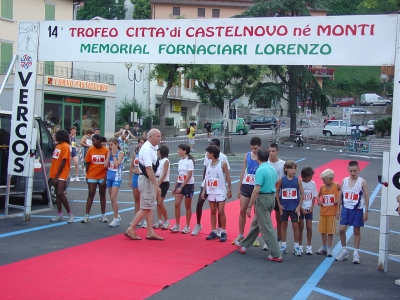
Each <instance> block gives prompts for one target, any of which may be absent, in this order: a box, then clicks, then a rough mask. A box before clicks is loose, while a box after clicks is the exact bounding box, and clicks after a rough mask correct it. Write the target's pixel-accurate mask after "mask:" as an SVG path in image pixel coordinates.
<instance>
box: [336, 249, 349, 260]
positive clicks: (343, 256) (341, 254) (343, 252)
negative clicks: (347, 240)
mask: <svg viewBox="0 0 400 300" xmlns="http://www.w3.org/2000/svg"><path fill="white" fill-rule="evenodd" d="M348 257H349V252H348V251H347V249H346V248H342V249H341V250H340V252H339V254H338V256H336V258H335V260H337V261H342V260H344V259H346V258H348Z"/></svg>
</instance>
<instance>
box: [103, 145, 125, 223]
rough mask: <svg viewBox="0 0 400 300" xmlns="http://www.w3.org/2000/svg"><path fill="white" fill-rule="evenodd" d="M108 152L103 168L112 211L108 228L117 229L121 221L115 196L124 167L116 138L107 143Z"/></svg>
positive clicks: (122, 154)
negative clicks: (111, 218)
mask: <svg viewBox="0 0 400 300" xmlns="http://www.w3.org/2000/svg"><path fill="white" fill-rule="evenodd" d="M108 146H109V151H108V154H107V159H106V161H105V162H104V166H105V167H106V168H108V169H107V188H108V193H109V195H110V200H111V206H112V208H113V211H114V219H113V220H112V221H111V223H110V224H109V226H110V227H117V226H119V223H120V221H121V217H120V216H119V214H118V203H117V194H118V191H119V187H120V186H121V183H122V169H123V165H124V162H123V161H124V153H123V152H122V151H121V150H120V148H119V145H118V139H117V138H115V137H114V138H111V139H110V140H109V141H108Z"/></svg>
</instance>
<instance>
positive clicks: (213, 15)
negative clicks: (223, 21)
mask: <svg viewBox="0 0 400 300" xmlns="http://www.w3.org/2000/svg"><path fill="white" fill-rule="evenodd" d="M212 17H213V18H219V9H213V10H212Z"/></svg>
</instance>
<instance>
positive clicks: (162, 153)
mask: <svg viewBox="0 0 400 300" xmlns="http://www.w3.org/2000/svg"><path fill="white" fill-rule="evenodd" d="M168 154H169V149H168V147H167V146H166V145H160V146H159V147H158V156H159V158H160V166H159V167H158V169H157V172H156V174H155V175H156V177H157V180H158V185H159V187H160V189H161V196H160V197H158V198H157V216H158V221H157V222H156V224H154V225H153V228H161V229H163V230H167V229H168V228H169V226H170V224H169V221H168V214H167V210H166V209H165V206H164V199H165V196H166V195H167V192H168V190H169V171H170V169H169V160H168ZM162 217H164V224H163V222H162Z"/></svg>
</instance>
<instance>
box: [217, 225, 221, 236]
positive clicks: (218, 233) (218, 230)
mask: <svg viewBox="0 0 400 300" xmlns="http://www.w3.org/2000/svg"><path fill="white" fill-rule="evenodd" d="M221 232H222V228H221V227H218V228H217V236H218V238H220V237H221Z"/></svg>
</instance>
